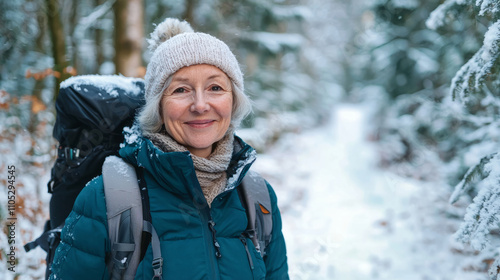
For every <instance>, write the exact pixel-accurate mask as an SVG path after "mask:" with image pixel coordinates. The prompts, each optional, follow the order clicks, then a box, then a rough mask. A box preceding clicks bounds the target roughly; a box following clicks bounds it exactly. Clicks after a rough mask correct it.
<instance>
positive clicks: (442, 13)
mask: <svg viewBox="0 0 500 280" xmlns="http://www.w3.org/2000/svg"><path fill="white" fill-rule="evenodd" d="M470 2H471V0H446V1H445V2H444V3H443V4H441V5H439V6H438V7H437V8H436V9H435V10H434V11H432V13H431V15H430V16H429V18H428V19H427V21H426V22H425V25H426V26H427V28H429V29H432V30H436V29H438V28H439V27H442V26H444V25H446V24H447V23H449V22H450V18H451V16H450V15H451V14H452V11H453V10H456V9H457V7H458V6H461V5H464V4H467V3H470Z"/></svg>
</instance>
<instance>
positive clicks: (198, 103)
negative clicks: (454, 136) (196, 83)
mask: <svg viewBox="0 0 500 280" xmlns="http://www.w3.org/2000/svg"><path fill="white" fill-rule="evenodd" d="M207 101H208V100H207V96H206V95H205V93H204V92H203V91H196V93H195V94H194V96H193V104H191V111H192V112H198V113H203V112H206V111H208V110H209V109H210V104H209V103H208V102H207Z"/></svg>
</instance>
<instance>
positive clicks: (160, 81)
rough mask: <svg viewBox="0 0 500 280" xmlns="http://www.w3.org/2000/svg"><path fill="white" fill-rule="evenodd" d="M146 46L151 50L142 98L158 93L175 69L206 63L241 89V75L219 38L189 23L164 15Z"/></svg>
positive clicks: (233, 58) (227, 49)
mask: <svg viewBox="0 0 500 280" xmlns="http://www.w3.org/2000/svg"><path fill="white" fill-rule="evenodd" d="M148 43H149V49H150V51H152V52H153V55H152V57H151V60H150V61H149V64H148V66H147V69H146V76H145V78H144V79H145V81H146V92H145V97H146V100H148V99H149V97H151V96H155V95H157V94H161V93H162V91H163V90H164V86H165V82H166V81H167V79H168V78H169V77H170V76H171V75H173V74H174V73H175V72H177V71H178V70H179V69H181V68H183V67H186V66H191V65H196V64H209V65H213V66H215V67H217V68H219V69H220V70H222V71H223V72H224V73H226V75H227V76H228V77H229V78H230V79H231V80H232V81H233V83H234V84H235V85H236V86H237V87H238V88H239V89H240V90H241V91H242V92H243V91H244V88H243V74H242V72H241V69H240V66H239V64H238V61H237V60H236V57H235V56H234V54H233V53H232V52H231V50H230V49H229V47H228V46H227V45H226V44H225V43H224V42H222V41H221V40H219V39H217V38H215V37H213V36H211V35H208V34H205V33H200V32H194V31H193V29H192V28H191V26H190V25H189V23H187V22H186V21H183V22H181V21H179V20H178V19H174V18H167V19H165V21H163V22H162V23H160V24H159V25H158V26H156V28H155V30H154V31H153V33H151V39H149V40H148Z"/></svg>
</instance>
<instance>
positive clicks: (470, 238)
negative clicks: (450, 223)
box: [455, 154, 500, 250]
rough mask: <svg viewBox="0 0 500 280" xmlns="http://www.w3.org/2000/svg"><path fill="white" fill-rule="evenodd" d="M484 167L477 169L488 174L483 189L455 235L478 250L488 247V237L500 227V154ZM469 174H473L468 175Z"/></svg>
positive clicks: (468, 209)
mask: <svg viewBox="0 0 500 280" xmlns="http://www.w3.org/2000/svg"><path fill="white" fill-rule="evenodd" d="M481 162H483V160H481ZM480 164H481V163H480ZM483 165H484V167H483V168H479V167H478V168H477V169H482V171H479V172H481V173H482V174H487V175H486V178H485V179H484V180H482V182H481V184H482V185H483V187H482V188H481V189H480V191H479V193H478V195H477V196H476V197H475V198H474V200H473V202H472V203H471V204H470V205H469V206H468V207H467V210H466V214H465V217H464V223H463V224H462V225H461V227H460V229H459V230H458V231H457V232H456V233H455V237H456V238H457V239H458V240H460V241H462V242H464V243H470V244H471V246H472V248H474V249H476V250H483V249H484V248H486V247H487V246H488V244H489V240H488V238H487V235H488V234H489V233H490V231H491V230H492V229H494V228H497V227H498V222H499V215H500V184H499V182H500V154H495V155H494V156H492V157H491V158H490V160H489V162H487V163H486V164H483ZM473 172H474V171H473ZM469 173H471V172H468V175H469ZM481 173H480V174H481ZM471 176H472V174H471ZM466 177H467V176H466ZM459 185H460V184H459Z"/></svg>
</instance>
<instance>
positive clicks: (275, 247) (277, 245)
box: [264, 183, 289, 280]
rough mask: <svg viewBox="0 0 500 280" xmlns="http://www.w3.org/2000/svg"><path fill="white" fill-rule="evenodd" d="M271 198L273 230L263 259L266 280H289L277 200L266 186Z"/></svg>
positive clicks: (271, 190) (268, 186)
mask: <svg viewBox="0 0 500 280" xmlns="http://www.w3.org/2000/svg"><path fill="white" fill-rule="evenodd" d="M267 188H268V189H269V194H270V196H271V205H272V207H273V230H272V233H271V234H272V236H271V242H270V243H269V245H268V246H267V248H266V250H267V255H266V257H265V258H264V261H265V263H266V280H285V279H289V276H288V264H287V257H286V246H285V239H284V237H283V233H282V232H281V214H280V211H279V209H278V199H277V197H276V194H275V192H274V190H273V188H272V187H271V186H270V185H269V183H268V184H267Z"/></svg>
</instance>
